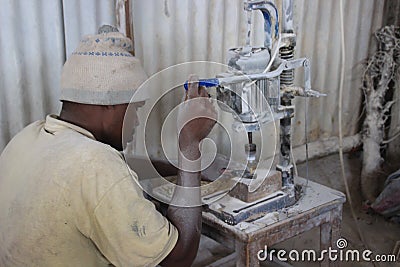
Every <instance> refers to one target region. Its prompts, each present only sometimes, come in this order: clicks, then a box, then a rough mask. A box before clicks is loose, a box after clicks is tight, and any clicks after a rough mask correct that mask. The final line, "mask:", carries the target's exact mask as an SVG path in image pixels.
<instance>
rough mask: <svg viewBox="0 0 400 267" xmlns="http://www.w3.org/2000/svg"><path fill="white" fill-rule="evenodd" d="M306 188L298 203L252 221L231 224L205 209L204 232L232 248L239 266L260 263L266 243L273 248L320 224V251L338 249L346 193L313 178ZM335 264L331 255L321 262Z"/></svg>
mask: <svg viewBox="0 0 400 267" xmlns="http://www.w3.org/2000/svg"><path fill="white" fill-rule="evenodd" d="M296 183H298V184H302V185H306V184H307V181H306V180H304V179H302V178H297V180H296ZM303 188H305V190H306V191H305V194H304V196H302V197H301V199H300V200H299V201H298V202H297V203H296V204H295V205H293V206H291V207H289V208H285V209H282V210H280V211H277V212H273V213H269V214H267V215H266V216H264V217H262V218H260V219H257V220H255V221H252V222H241V223H239V224H237V225H234V226H232V225H228V224H226V223H224V222H223V221H221V220H219V219H218V218H216V217H215V216H214V215H213V214H211V213H208V212H203V234H204V235H206V236H208V237H210V238H212V239H214V240H215V241H217V242H219V243H221V244H223V245H226V246H228V247H230V248H233V249H234V250H235V255H236V256H235V258H236V266H240V267H241V266H249V267H254V266H259V260H258V257H257V253H258V252H259V251H260V250H264V249H265V246H267V247H268V248H271V247H272V246H273V245H275V244H277V243H279V242H282V241H284V240H287V239H289V238H292V237H294V236H296V235H299V234H301V233H304V232H306V231H309V230H311V229H313V228H314V227H320V233H321V234H320V240H319V241H320V250H323V249H328V247H332V248H336V240H337V239H338V238H340V228H341V221H342V207H343V203H344V202H345V201H346V197H345V195H344V194H343V193H342V192H339V191H336V190H333V189H331V188H328V187H326V186H323V185H320V184H317V183H315V182H311V181H308V184H307V186H306V187H304V186H303ZM305 249H307V248H305ZM317 255H318V251H317ZM286 256H287V255H286ZM232 257H234V256H233V255H230V256H228V257H227V258H226V259H221V260H219V261H218V262H219V263H222V262H224V261H225V262H226V261H227V260H229V259H231V260H232ZM233 260H235V259H233ZM333 265H335V263H330V262H329V259H328V257H325V260H324V261H322V262H321V266H333Z"/></svg>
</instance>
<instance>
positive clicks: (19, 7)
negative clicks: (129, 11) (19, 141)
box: [0, 0, 115, 151]
mask: <svg viewBox="0 0 400 267" xmlns="http://www.w3.org/2000/svg"><path fill="white" fill-rule="evenodd" d="M0 4H1V8H0V24H1V25H2V27H1V28H2V29H1V31H0V75H1V76H0V151H2V150H3V148H4V147H5V145H6V144H7V143H8V141H9V140H10V139H11V138H12V137H13V136H14V135H15V134H16V133H18V132H19V131H20V130H21V129H22V128H23V127H25V126H26V125H27V124H29V123H31V122H33V121H35V120H38V119H43V118H44V117H45V115H46V114H49V113H57V112H59V109H60V102H59V100H58V98H59V93H60V90H59V80H60V74H61V68H62V65H63V64H64V61H65V58H66V55H69V54H71V52H72V51H73V50H74V49H75V48H76V46H77V44H78V42H79V40H80V38H81V36H82V35H84V34H93V33H95V32H96V31H97V28H98V26H99V25H101V24H115V1H114V0H101V1H98V0H91V1H90V0H85V1H78V0H68V1H65V0H64V1H63V0H38V1H23V0H0Z"/></svg>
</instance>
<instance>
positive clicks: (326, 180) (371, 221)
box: [193, 155, 400, 267]
mask: <svg viewBox="0 0 400 267" xmlns="http://www.w3.org/2000/svg"><path fill="white" fill-rule="evenodd" d="M344 159H345V170H346V174H347V176H348V177H347V179H348V183H349V185H350V191H351V196H352V200H353V206H354V210H355V213H356V218H357V224H358V226H359V229H360V231H361V232H362V235H363V236H364V239H365V243H366V244H363V242H362V241H361V240H360V238H359V235H358V231H357V224H356V223H355V221H354V219H353V217H352V213H351V210H350V206H349V201H347V202H346V203H345V205H344V209H343V222H342V237H343V238H345V239H346V240H347V241H348V249H358V250H359V251H363V250H364V249H366V248H365V246H366V247H367V248H368V249H369V250H371V251H373V253H374V255H375V254H392V253H393V250H394V248H395V245H396V242H399V243H398V245H400V225H399V224H395V223H392V222H389V221H386V220H385V219H383V218H382V217H380V216H378V215H371V214H367V213H366V212H364V211H362V209H361V206H362V200H361V196H360V192H359V190H358V188H359V187H358V184H359V179H360V178H359V177H360V170H361V164H360V159H359V158H358V157H354V156H349V155H345V158H344ZM298 173H299V175H300V176H302V177H305V173H306V166H305V164H301V165H299V166H298ZM309 179H310V180H312V181H315V182H318V183H321V184H323V185H326V186H329V187H331V188H334V189H337V190H340V191H342V192H345V187H344V182H343V179H342V177H341V170H340V161H339V156H338V155H332V156H328V157H325V158H322V159H318V160H313V161H311V162H309ZM318 242H319V231H318V229H314V230H311V231H309V232H307V233H304V234H302V235H299V236H297V237H294V238H292V239H289V240H287V241H285V242H282V243H280V244H278V245H277V246H274V248H282V249H285V250H286V251H289V250H292V249H298V250H300V251H301V250H303V249H315V250H317V251H318V250H319V243H318ZM231 253H232V251H230V250H229V249H227V248H225V247H224V246H223V245H220V244H218V243H216V242H215V241H213V240H211V239H209V238H207V237H205V236H202V239H201V242H200V248H199V252H198V255H197V258H196V260H195V262H194V264H193V266H199V267H200V266H235V263H234V262H230V263H228V264H224V265H221V264H218V265H212V264H211V263H212V262H214V261H216V260H218V259H221V258H223V257H225V256H228V255H230V254H231ZM210 264H211V265H210ZM291 264H292V265H293V266H318V264H316V263H310V262H297V263H291ZM262 266H287V265H278V264H276V263H265V262H263V263H262ZM339 266H400V262H399V263H396V264H395V263H377V262H375V263H374V264H373V263H366V262H359V263H356V262H347V263H346V262H341V263H340V264H339Z"/></svg>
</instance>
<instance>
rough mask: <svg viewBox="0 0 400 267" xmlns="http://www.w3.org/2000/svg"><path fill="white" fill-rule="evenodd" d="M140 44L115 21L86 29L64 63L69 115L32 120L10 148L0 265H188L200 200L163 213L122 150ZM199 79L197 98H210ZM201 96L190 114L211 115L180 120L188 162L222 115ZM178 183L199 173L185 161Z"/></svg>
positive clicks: (3, 167)
mask: <svg viewBox="0 0 400 267" xmlns="http://www.w3.org/2000/svg"><path fill="white" fill-rule="evenodd" d="M103 29H104V28H103ZM131 45H132V42H131V41H130V40H129V39H128V38H126V37H125V36H124V35H122V34H120V33H118V32H113V31H111V32H108V30H105V32H104V30H101V31H99V34H97V35H93V36H87V37H86V38H84V39H83V40H82V41H81V43H80V44H79V46H78V48H77V50H76V51H75V52H74V53H73V54H72V56H71V57H70V58H69V59H68V60H67V62H66V63H65V65H64V67H63V72H62V78H61V101H62V102H63V105H62V110H61V113H60V116H55V115H49V116H47V118H46V120H45V121H38V122H35V123H33V124H31V125H29V126H27V127H26V128H25V129H23V130H22V131H21V132H20V133H19V134H18V135H16V136H15V137H14V138H13V140H11V141H10V143H9V144H8V145H7V147H6V148H5V149H4V151H3V152H2V154H1V156H0V266H109V265H115V266H155V265H157V264H161V265H162V266H189V265H190V264H191V263H192V261H193V259H194V258H195V256H196V253H197V248H198V244H199V239H200V231H201V208H200V207H194V208H180V207H173V206H169V208H168V211H167V218H165V217H163V216H162V215H161V214H160V213H159V212H158V211H157V210H156V209H155V207H154V205H153V203H152V202H150V201H148V200H147V199H145V198H144V197H143V192H142V191H141V189H140V187H139V186H138V184H137V183H136V181H135V180H136V179H137V177H136V175H135V173H133V172H132V171H131V170H130V169H129V167H128V166H127V165H126V164H125V162H124V159H123V157H122V156H121V153H120V152H119V151H121V150H122V140H121V139H122V124H123V119H124V115H125V111H126V109H127V107H128V104H129V101H130V99H131V97H132V95H133V93H134V92H135V90H136V89H137V88H138V87H139V85H140V84H141V83H142V82H143V81H144V80H145V79H146V76H145V74H144V71H143V70H142V68H141V66H140V63H139V61H138V60H137V59H136V58H134V57H133V56H132V55H130V54H129V53H128V52H127V51H129V50H130V48H131ZM191 79H192V83H191V85H190V88H189V92H188V96H189V100H197V99H204V100H205V98H203V97H206V96H207V93H206V91H205V89H204V88H199V87H198V85H197V83H196V78H195V77H194V78H191ZM140 100H142V99H139V100H138V102H137V103H132V104H133V105H135V107H136V108H139V107H140V106H141V105H143V104H144V102H143V101H140ZM195 102H196V103H188V104H187V105H186V104H185V105H184V106H183V114H188V111H189V110H190V111H193V112H195V113H197V114H200V116H202V117H203V118H200V119H195V120H191V121H190V122H188V123H185V125H182V126H183V127H181V132H180V134H179V147H180V157H179V158H180V166H185V164H186V162H196V160H197V159H199V157H200V152H199V143H200V141H201V140H202V139H203V138H205V137H206V136H207V135H208V133H209V132H210V130H211V129H212V127H213V125H214V124H215V121H214V119H213V118H215V110H214V109H213V107H212V105H211V104H210V102H209V101H195ZM185 109H186V110H185ZM201 114H202V115H201ZM130 116H131V117H130V118H131V119H132V120H135V119H137V117H136V114H133V116H132V114H131V115H130ZM207 117H208V118H207ZM134 124H135V123H134ZM178 184H179V185H182V186H185V187H197V186H199V185H200V173H199V172H198V171H185V170H179V171H178ZM193 192H197V195H196V196H195V197H199V192H198V191H193ZM174 197H175V198H182V197H186V196H185V194H184V192H182V193H181V192H179V190H177V192H175V195H174Z"/></svg>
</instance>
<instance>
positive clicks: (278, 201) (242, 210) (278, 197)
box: [205, 186, 296, 225]
mask: <svg viewBox="0 0 400 267" xmlns="http://www.w3.org/2000/svg"><path fill="white" fill-rule="evenodd" d="M295 202H296V200H295V192H294V186H293V187H292V186H291V187H286V188H284V189H282V190H279V191H277V192H274V193H272V194H270V195H269V196H266V197H263V198H260V199H258V200H256V201H254V202H244V201H242V200H240V199H237V198H234V197H231V196H229V195H226V196H224V197H223V198H221V199H219V200H216V201H215V202H212V204H209V205H206V206H205V211H207V212H210V213H212V214H214V215H215V216H216V217H218V218H219V219H221V220H222V221H224V222H225V223H227V224H230V225H236V224H238V223H240V222H243V221H247V220H255V219H258V218H260V217H262V216H264V215H265V214H266V213H269V212H273V211H276V210H279V209H283V208H285V207H288V206H291V205H293V204H294V203H295Z"/></svg>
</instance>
